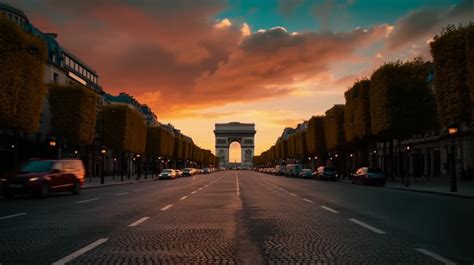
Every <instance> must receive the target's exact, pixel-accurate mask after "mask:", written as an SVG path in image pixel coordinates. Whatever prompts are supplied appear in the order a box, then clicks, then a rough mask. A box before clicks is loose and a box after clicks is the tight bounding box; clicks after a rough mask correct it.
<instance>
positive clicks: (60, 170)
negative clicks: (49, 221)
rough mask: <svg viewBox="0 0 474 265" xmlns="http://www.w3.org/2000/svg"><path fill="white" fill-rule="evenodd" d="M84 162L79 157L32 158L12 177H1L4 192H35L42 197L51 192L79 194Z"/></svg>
mask: <svg viewBox="0 0 474 265" xmlns="http://www.w3.org/2000/svg"><path fill="white" fill-rule="evenodd" d="M85 172H86V171H85V169H84V164H83V163H82V161H81V160H79V159H48V160H43V159H31V160H29V161H28V162H26V163H25V164H23V165H22V166H21V168H20V170H19V171H18V172H17V173H16V174H13V175H12V176H10V177H7V178H3V179H1V181H2V187H3V189H4V194H5V195H6V196H7V197H14V196H15V195H16V194H34V195H38V196H41V197H46V196H48V195H49V194H50V193H51V192H64V191H68V192H72V193H73V194H79V193H80V192H81V187H82V185H83V183H84V177H85Z"/></svg>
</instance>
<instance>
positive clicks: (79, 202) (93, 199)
mask: <svg viewBox="0 0 474 265" xmlns="http://www.w3.org/2000/svg"><path fill="white" fill-rule="evenodd" d="M98 199H99V198H92V199H88V200H83V201H77V202H76V204H81V203H86V202H92V201H97V200H98Z"/></svg>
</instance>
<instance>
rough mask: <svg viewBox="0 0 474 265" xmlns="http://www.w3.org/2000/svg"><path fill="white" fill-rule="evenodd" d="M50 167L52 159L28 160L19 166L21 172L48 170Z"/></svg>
mask: <svg viewBox="0 0 474 265" xmlns="http://www.w3.org/2000/svg"><path fill="white" fill-rule="evenodd" d="M52 167H53V161H30V162H28V163H26V164H25V165H24V166H23V167H22V168H21V172H50V171H51V168H52Z"/></svg>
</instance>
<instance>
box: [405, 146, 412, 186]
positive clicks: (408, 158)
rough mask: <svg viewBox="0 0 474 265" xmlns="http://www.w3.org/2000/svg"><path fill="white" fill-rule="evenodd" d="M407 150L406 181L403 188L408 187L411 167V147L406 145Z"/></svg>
mask: <svg viewBox="0 0 474 265" xmlns="http://www.w3.org/2000/svg"><path fill="white" fill-rule="evenodd" d="M406 150H407V164H408V174H407V179H406V181H405V187H409V186H410V166H411V163H410V162H411V161H410V151H411V146H409V145H407V146H406Z"/></svg>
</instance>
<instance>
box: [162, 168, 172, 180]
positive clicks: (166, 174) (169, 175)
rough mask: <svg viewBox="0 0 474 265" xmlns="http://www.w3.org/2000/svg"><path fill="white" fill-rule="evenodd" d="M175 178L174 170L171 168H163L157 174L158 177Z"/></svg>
mask: <svg viewBox="0 0 474 265" xmlns="http://www.w3.org/2000/svg"><path fill="white" fill-rule="evenodd" d="M175 178H176V171H175V170H174V169H171V168H167V169H163V171H161V173H160V174H159V175H158V179H175Z"/></svg>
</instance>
